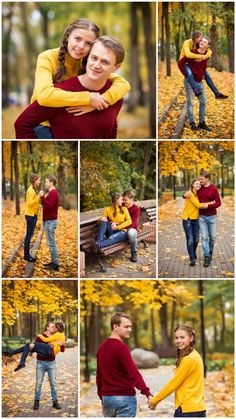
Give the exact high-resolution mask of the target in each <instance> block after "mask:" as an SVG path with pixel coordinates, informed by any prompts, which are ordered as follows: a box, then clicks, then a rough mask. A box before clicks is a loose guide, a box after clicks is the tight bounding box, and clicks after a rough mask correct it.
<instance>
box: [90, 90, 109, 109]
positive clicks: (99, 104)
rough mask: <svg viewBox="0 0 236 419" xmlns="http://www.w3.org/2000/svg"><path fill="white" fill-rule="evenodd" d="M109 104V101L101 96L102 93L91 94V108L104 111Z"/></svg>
mask: <svg viewBox="0 0 236 419" xmlns="http://www.w3.org/2000/svg"><path fill="white" fill-rule="evenodd" d="M109 104H110V102H109V100H108V99H106V98H105V97H103V96H102V95H100V93H95V92H91V93H90V106H92V107H93V108H96V109H98V110H99V111H102V110H103V109H107V108H108V106H109Z"/></svg>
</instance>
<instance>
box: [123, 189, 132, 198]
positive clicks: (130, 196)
mask: <svg viewBox="0 0 236 419" xmlns="http://www.w3.org/2000/svg"><path fill="white" fill-rule="evenodd" d="M123 196H128V198H129V199H135V193H134V192H133V191H131V189H127V191H124V193H123Z"/></svg>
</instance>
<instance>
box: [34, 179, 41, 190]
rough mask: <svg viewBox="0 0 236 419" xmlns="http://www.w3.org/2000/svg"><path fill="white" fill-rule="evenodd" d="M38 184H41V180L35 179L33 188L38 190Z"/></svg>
mask: <svg viewBox="0 0 236 419" xmlns="http://www.w3.org/2000/svg"><path fill="white" fill-rule="evenodd" d="M40 183H41V179H40V177H39V178H38V179H36V180H35V181H34V187H35V188H38V187H39V185H40Z"/></svg>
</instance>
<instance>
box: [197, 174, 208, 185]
mask: <svg viewBox="0 0 236 419" xmlns="http://www.w3.org/2000/svg"><path fill="white" fill-rule="evenodd" d="M199 180H200V184H201V185H203V186H204V185H206V184H207V182H208V181H209V179H208V178H207V177H204V176H200V177H199Z"/></svg>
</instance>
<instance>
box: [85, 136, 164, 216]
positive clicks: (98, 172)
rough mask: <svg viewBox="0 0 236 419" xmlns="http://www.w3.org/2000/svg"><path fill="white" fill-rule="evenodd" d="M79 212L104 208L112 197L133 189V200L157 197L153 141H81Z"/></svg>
mask: <svg viewBox="0 0 236 419" xmlns="http://www.w3.org/2000/svg"><path fill="white" fill-rule="evenodd" d="M80 156H81V159H80V211H81V212H84V211H89V210H92V209H96V208H103V207H105V206H107V205H110V203H111V194H112V193H113V192H115V191H118V192H121V193H122V192H124V191H125V190H126V189H133V190H134V191H135V194H136V200H137V201H142V200H148V199H155V198H156V176H155V174H156V145H155V142H154V141H125V142H119V141H118V142H115V141H93V142H89V141H82V142H81V143H80Z"/></svg>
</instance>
